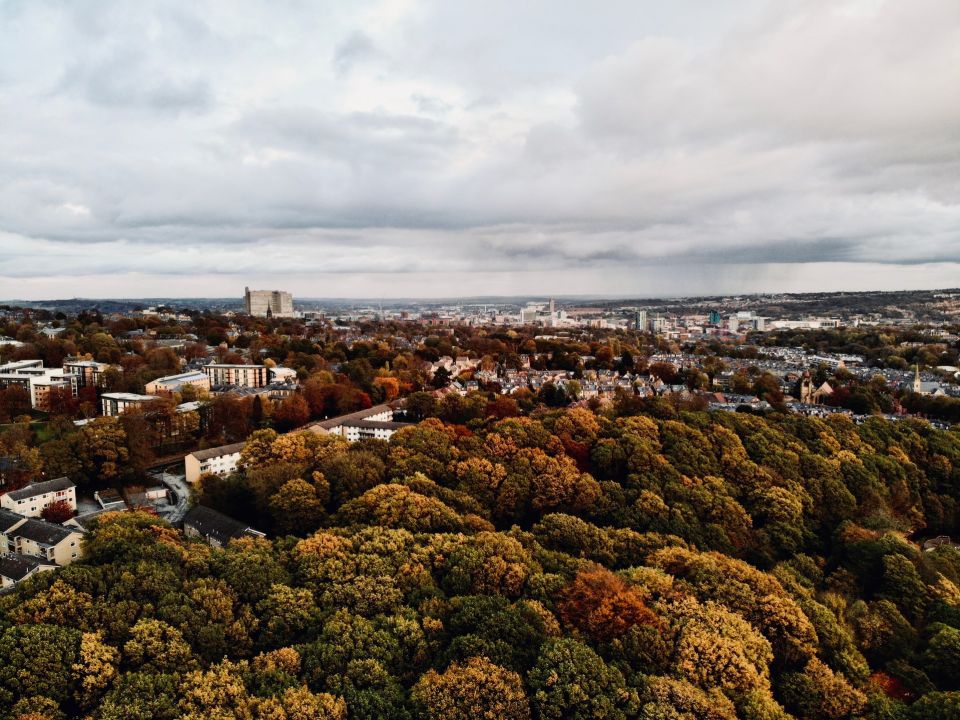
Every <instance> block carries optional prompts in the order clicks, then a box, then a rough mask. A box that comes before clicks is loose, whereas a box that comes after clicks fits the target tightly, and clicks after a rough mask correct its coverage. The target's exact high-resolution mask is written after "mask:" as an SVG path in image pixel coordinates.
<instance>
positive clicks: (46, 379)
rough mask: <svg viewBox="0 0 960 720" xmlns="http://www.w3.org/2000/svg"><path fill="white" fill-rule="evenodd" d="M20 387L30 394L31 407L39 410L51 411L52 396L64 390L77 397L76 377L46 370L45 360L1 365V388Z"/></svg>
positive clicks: (54, 370) (62, 372)
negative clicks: (56, 391) (55, 392)
mask: <svg viewBox="0 0 960 720" xmlns="http://www.w3.org/2000/svg"><path fill="white" fill-rule="evenodd" d="M12 385H19V386H20V387H22V388H23V389H24V390H26V391H27V392H29V393H30V405H31V407H34V408H36V409H37V410H45V411H46V410H49V409H50V396H51V394H52V393H53V392H54V391H55V390H62V391H64V392H67V393H69V394H70V396H71V397H76V396H77V386H78V380H77V377H76V376H75V375H72V374H71V373H68V372H65V371H64V370H61V369H58V368H45V367H44V366H43V360H17V361H15V362H9V363H4V364H3V365H0V388H7V387H10V386H12Z"/></svg>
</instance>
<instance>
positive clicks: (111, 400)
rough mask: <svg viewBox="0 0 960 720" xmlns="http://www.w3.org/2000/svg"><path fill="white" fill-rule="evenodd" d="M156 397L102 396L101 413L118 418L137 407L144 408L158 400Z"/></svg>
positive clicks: (112, 394)
mask: <svg viewBox="0 0 960 720" xmlns="http://www.w3.org/2000/svg"><path fill="white" fill-rule="evenodd" d="M157 399H158V398H157V396H156V395H138V394H137V393H125V392H118V393H104V394H103V395H101V396H100V403H101V406H102V407H101V412H102V413H103V415H105V416H106V417H117V416H118V415H122V414H123V413H125V412H127V411H128V410H130V409H132V408H135V407H142V406H143V405H146V404H147V403H150V402H153V401H154V400H157Z"/></svg>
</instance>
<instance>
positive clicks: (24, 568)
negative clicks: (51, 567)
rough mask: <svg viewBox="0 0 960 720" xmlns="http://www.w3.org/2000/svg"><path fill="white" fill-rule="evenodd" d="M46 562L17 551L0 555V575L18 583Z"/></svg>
mask: <svg viewBox="0 0 960 720" xmlns="http://www.w3.org/2000/svg"><path fill="white" fill-rule="evenodd" d="M48 564H49V563H44V562H42V561H41V560H40V559H39V558H35V557H30V556H29V555H20V554H19V553H10V554H9V555H0V575H2V576H3V577H5V578H9V579H10V580H13V582H15V583H18V582H20V581H21V580H23V579H24V578H25V577H26V576H27V575H29V574H30V573H32V572H33V571H34V570H36V569H37V568H38V567H40V566H41V565H48Z"/></svg>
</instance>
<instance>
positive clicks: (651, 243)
mask: <svg viewBox="0 0 960 720" xmlns="http://www.w3.org/2000/svg"><path fill="white" fill-rule="evenodd" d="M544 18H549V22H545V20H544ZM0 40H2V42H0V67H2V68H3V73H2V74H0V122H2V123H3V127H4V129H5V132H4V133H3V134H2V135H0V297H3V298H10V299H13V298H17V299H25V300H32V299H42V298H53V297H72V296H90V295H94V294H96V295H101V296H111V297H135V296H172V295H174V296H175V295H180V296H193V297H201V296H206V297H218V296H229V295H234V294H236V288H237V287H241V288H242V287H243V286H244V285H246V284H250V285H251V286H258V287H259V286H264V287H281V286H282V287H286V288H289V289H290V290H291V291H292V292H294V293H295V294H296V295H297V296H332V297H362V296H374V297H378V296H382V297H436V296H444V297H447V296H455V295H458V294H460V295H478V294H482V295H513V294H521V293H523V294H545V295H549V294H555V293H557V292H558V291H559V290H564V291H565V292H567V293H572V294H608V295H677V294H693V293H697V294H705V293H729V292H769V291H776V290H784V291H793V292H801V291H829V290H866V289H875V290H886V289H904V288H918V289H919V288H935V287H950V286H953V285H956V278H958V277H960V263H958V262H957V258H958V257H960V188H958V185H957V181H956V178H957V177H960V131H958V128H960V96H958V94H957V93H956V92H955V89H956V87H958V86H960V50H958V48H960V6H957V5H956V3H953V2H950V1H949V0H920V1H919V2H916V3H909V4H906V3H896V2H889V1H887V2H878V1H875V0H869V1H868V0H843V1H842V2H836V3H797V2H761V1H760V0H742V1H741V2H737V3H733V4H725V5H724V7H722V8H720V7H712V6H710V7H708V6H704V5H703V4H702V3H694V2H689V1H684V2H678V3H670V4H669V6H663V5H662V4H660V3H652V2H641V3H628V2H622V3H613V4H608V5H605V6H604V8H603V10H602V11H599V12H598V11H596V9H592V10H590V11H587V10H586V9H584V8H583V7H578V6H576V5H565V6H563V7H557V6H556V5H555V4H553V3H545V2H541V3H536V2H535V3H530V4H525V5H524V6H523V7H517V6H516V5H515V4H510V3H498V2H494V3H484V4H482V5H479V4H478V5H468V4H446V3H429V2H403V1H401V0H382V1H380V2H367V3H359V4H350V5H349V6H347V5H343V6H337V5H333V6H321V5H316V6H311V5H302V4H297V3H283V4H279V5H278V4H273V3H271V4H266V3H262V2H253V1H250V2H244V3H241V4H240V5H239V6H237V7H236V8H235V7H233V6H232V7H231V9H230V10H229V11H227V10H225V9H224V8H218V7H217V6H215V5H205V4H193V3H189V4H188V3H177V2H175V3H137V4H136V5H130V4H128V3H121V2H104V3H97V4H95V5H92V4H76V5H73V4H61V3H56V2H37V3H25V4H17V3H8V4H4V5H3V6H2V7H0ZM40 259H42V261H40ZM91 288H96V292H95V293H94V292H92V291H91Z"/></svg>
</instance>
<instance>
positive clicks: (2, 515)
mask: <svg viewBox="0 0 960 720" xmlns="http://www.w3.org/2000/svg"><path fill="white" fill-rule="evenodd" d="M21 520H26V518H25V517H24V516H23V515H20V514H19V513H15V512H13V510H7V508H0V532H6V531H7V530H9V529H10V528H12V527H13V526H14V525H16V524H17V523H18V522H20V521H21Z"/></svg>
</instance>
